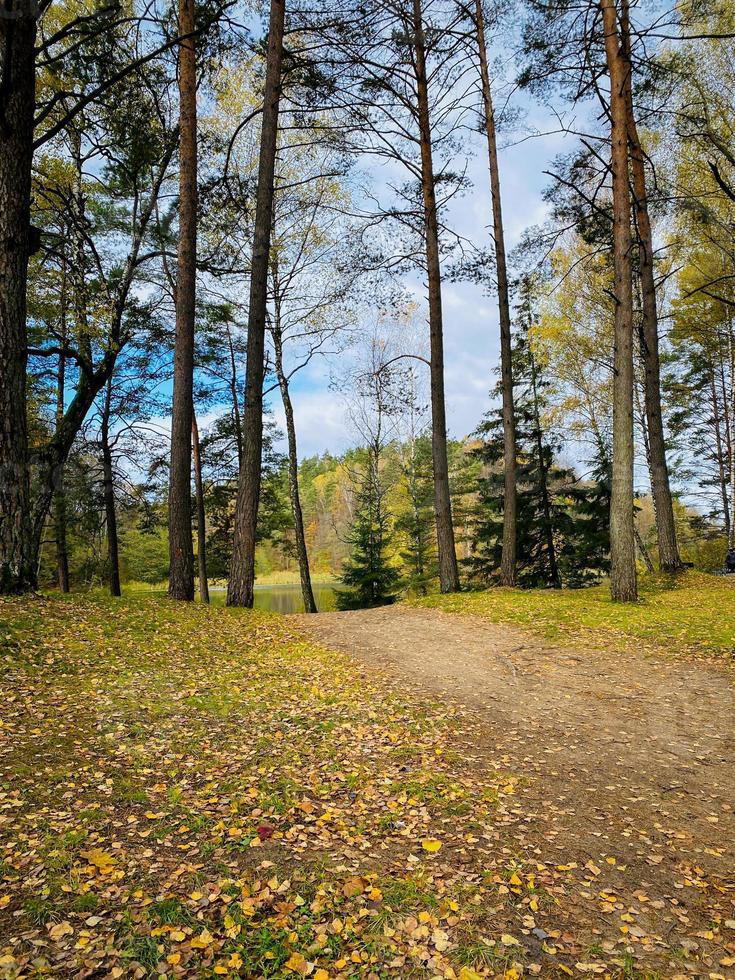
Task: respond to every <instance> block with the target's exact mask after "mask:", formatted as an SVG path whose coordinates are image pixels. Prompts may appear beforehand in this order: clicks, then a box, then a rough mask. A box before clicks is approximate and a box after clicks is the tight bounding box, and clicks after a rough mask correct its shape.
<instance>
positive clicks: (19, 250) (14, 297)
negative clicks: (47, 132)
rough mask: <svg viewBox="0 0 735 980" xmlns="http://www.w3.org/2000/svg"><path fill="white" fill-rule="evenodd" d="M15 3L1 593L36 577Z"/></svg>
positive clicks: (8, 59) (24, 124)
mask: <svg viewBox="0 0 735 980" xmlns="http://www.w3.org/2000/svg"><path fill="white" fill-rule="evenodd" d="M5 6H6V7H8V5H7V4H6V5H5ZM15 6H16V5H14V4H11V5H10V9H9V10H8V11H7V14H6V16H5V17H2V18H0V50H2V59H1V68H0V74H1V75H2V80H1V81H0V594H6V593H14V592H24V591H26V590H29V589H33V588H35V585H36V566H35V563H34V561H33V555H32V550H33V549H32V539H31V505H30V479H29V467H28V430H27V423H26V360H27V354H26V283H27V279H28V256H29V255H30V253H31V252H32V251H33V249H34V244H35V243H34V242H33V241H32V239H33V236H32V234H31V217H30V214H31V162H32V159H33V111H34V107H35V97H34V89H35V39H36V21H35V19H34V17H33V15H32V11H31V9H30V5H28V4H23V3H19V4H18V5H17V8H18V9H14V10H13V9H12V8H13V7H15Z"/></svg>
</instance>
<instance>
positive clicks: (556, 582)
mask: <svg viewBox="0 0 735 980" xmlns="http://www.w3.org/2000/svg"><path fill="white" fill-rule="evenodd" d="M531 389H532V393H533V421H534V427H535V429H536V452H537V453H538V472H539V481H540V484H541V507H542V510H543V513H544V533H545V537H546V553H547V554H548V556H549V581H550V582H551V585H552V586H553V587H554V588H555V589H560V588H561V575H560V574H559V563H558V561H557V560H556V545H555V544H554V527H553V524H552V520H551V495H550V494H549V472H548V468H547V466H546V461H545V460H544V440H543V434H542V432H541V413H540V412H539V404H538V388H537V387H536V359H535V358H534V356H533V354H531Z"/></svg>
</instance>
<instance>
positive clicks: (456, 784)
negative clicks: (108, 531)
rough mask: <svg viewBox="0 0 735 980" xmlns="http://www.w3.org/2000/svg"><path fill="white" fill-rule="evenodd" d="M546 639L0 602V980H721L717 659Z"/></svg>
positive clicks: (378, 623) (726, 942)
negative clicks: (231, 979) (531, 979)
mask: <svg viewBox="0 0 735 980" xmlns="http://www.w3.org/2000/svg"><path fill="white" fill-rule="evenodd" d="M679 591H680V593H681V594H680V596H679V603H678V608H680V609H681V610H682V613H681V617H682V618H684V619H689V618H691V617H689V616H688V614H687V612H686V610H687V606H688V602H689V598H688V596H687V589H686V587H683V588H682V589H680V590H679ZM715 594H716V593H715ZM515 595H516V602H517V603H518V604H519V605H521V604H522V603H525V602H526V601H530V602H536V601H537V600H536V595H537V594H536V593H533V594H528V593H516V594H515ZM733 595H735V592H734V593H733ZM529 596H530V598H529ZM463 598H464V599H467V600H468V602H469V603H470V604H471V603H473V602H474V603H475V604H476V611H478V610H479V608H480V606H481V604H482V602H484V603H489V602H491V601H492V602H496V601H497V602H501V601H502V602H503V603H507V602H508V601H509V600H508V599H507V597H505V598H502V599H498V600H494V599H493V600H490V599H488V598H485V599H483V598H482V595H481V594H478V595H477V596H474V595H469V596H464V597H463ZM432 601H433V602H435V603H437V604H440V605H441V604H444V603H446V604H447V605H449V606H450V607H452V606H453V607H454V608H455V609H456V608H461V607H458V606H457V605H454V604H455V600H454V598H452V599H448V598H447V597H443V598H439V599H436V600H432ZM574 601H576V600H574ZM647 601H648V602H649V605H650V604H653V605H655V602H654V597H653V595H651V596H650V597H649V599H648V600H647ZM729 601H730V599H729V594H728V593H725V592H723V593H722V595H718V596H717V598H716V601H714V602H713V603H712V605H711V607H710V619H711V622H712V624H713V625H712V631H711V632H712V633H714V634H715V635H717V636H719V635H720V632H718V630H719V629H720V628H719V625H718V624H719V619H720V618H721V617H722V616H725V617H727V616H728V614H729V613H730V612H732V610H731V607H729V606H728V603H729ZM692 602H693V600H692ZM705 602H706V597H700V600H699V606H700V607H701V606H702V605H703V604H705ZM671 608H672V609H675V608H676V604H672V607H671ZM539 615H540V614H539ZM635 615H636V616H638V615H641V614H640V613H639V612H636V614H635ZM649 615H654V617H655V615H657V613H650V614H649ZM672 615H674V618H675V617H676V613H672ZM500 616H501V613H500V611H499V609H498V608H497V607H496V608H494V610H493V611H492V612H491V618H496V619H497V618H499V617H500ZM614 616H616V617H617V616H618V612H617V611H615V612H614ZM541 618H543V617H542V616H541ZM541 618H539V617H538V616H537V617H536V620H535V622H536V626H537V628H538V630H539V632H538V633H537V634H536V635H534V634H532V633H530V632H529V631H528V630H527V629H524V630H523V631H521V630H519V629H518V627H517V626H515V627H514V626H505V625H501V624H499V623H498V622H491V621H490V620H489V619H488V618H487V617H485V618H481V617H479V616H476V615H475V616H459V615H450V614H448V613H445V612H442V611H441V610H434V609H428V608H415V607H414V608H412V607H394V608H389V609H381V610H373V611H362V612H357V613H342V614H323V615H321V616H318V617H278V616H274V615H268V614H259V613H252V612H246V611H241V610H230V609H221V608H219V609H208V608H206V607H203V606H199V605H191V606H185V605H181V604H173V603H171V602H169V601H168V600H167V599H165V598H160V597H147V596H145V597H136V598H135V600H134V601H129V600H122V601H117V602H113V601H111V600H108V599H103V598H100V597H96V598H95V597H73V598H69V599H62V598H53V599H44V598H33V599H24V600H5V601H2V602H1V603H0V663H1V664H2V674H0V697H1V698H2V704H3V712H2V716H0V976H8V977H26V976H28V977H30V976H43V975H55V976H64V977H85V976H89V977H92V976H94V977H127V976H139V977H144V976H156V975H169V976H185V977H191V978H193V977H210V976H217V975H230V976H242V977H252V978H256V977H284V978H286V977H298V976H310V977H312V978H313V980H327V978H329V980H336V978H353V977H354V978H357V977H365V978H371V980H380V978H388V977H413V976H416V977H445V978H450V980H451V978H461V980H476V978H477V977H484V976H496V977H502V976H505V977H507V978H508V980H516V978H518V977H520V976H541V977H563V976H583V975H584V974H590V975H599V976H602V977H619V978H631V980H632V978H654V977H661V978H664V977H666V978H674V977H682V978H684V977H686V978H689V977H709V978H717V977H726V978H729V977H731V976H733V975H735V877H734V876H733V868H735V856H734V855H733V849H732V848H733V839H734V837H735V835H734V834H733V822H734V817H733V807H734V806H735V780H733V778H732V773H733V772H734V771H735V748H734V746H733V743H732V735H733V730H734V726H733V722H734V721H735V699H734V698H733V687H732V681H733V672H732V670H731V668H730V667H729V666H728V665H727V664H726V663H724V662H723V661H722V658H721V657H720V659H719V660H718V659H716V656H715V655H716V654H717V653H718V652H719V653H720V654H722V653H725V652H727V651H726V650H725V649H724V648H721V649H720V650H719V651H718V650H714V649H711V648H710V647H709V646H706V645H705V646H703V645H702V643H703V641H701V639H700V640H697V639H696V637H695V638H694V639H692V636H691V635H689V634H688V632H687V631H684V632H687V638H686V639H680V640H679V641H673V640H667V643H666V646H665V647H664V648H659V647H657V646H655V645H654V644H653V643H651V642H648V641H646V643H645V644H641V642H640V640H639V639H636V638H635V631H636V630H637V629H640V628H641V627H640V624H639V625H638V626H636V627H635V628H633V627H631V629H633V633H632V634H631V636H629V637H625V636H622V635H621V634H620V629H621V625H620V622H617V621H616V623H615V624H614V625H613V627H611V628H612V629H613V632H611V633H610V634H609V635H607V637H605V634H604V630H605V628H607V627H605V626H604V624H603V625H602V626H600V624H599V623H598V625H597V626H596V627H595V629H596V630H597V632H596V633H595V632H593V631H591V629H590V627H589V626H584V627H583V629H584V631H585V632H584V641H582V639H581V638H580V635H576V634H575V636H574V642H570V636H571V630H572V626H571V625H570V626H569V627H568V630H567V631H566V632H565V633H564V636H563V637H561V636H557V637H556V638H555V639H554V640H553V641H552V640H550V639H549V638H548V636H542V635H541V634H542V633H543V628H542V626H541ZM570 622H571V620H570Z"/></svg>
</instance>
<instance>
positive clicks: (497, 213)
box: [475, 0, 518, 585]
mask: <svg viewBox="0 0 735 980" xmlns="http://www.w3.org/2000/svg"><path fill="white" fill-rule="evenodd" d="M475 29H476V31H477V51H478V54H479V59H480V81H481V84H482V102H483V108H484V112H485V134H486V136H487V155H488V164H489V168H490V191H491V194H492V205H493V242H494V244H495V266H496V272H497V278H498V315H499V319H500V380H501V387H502V390H503V465H504V488H503V550H502V557H501V562H500V581H501V582H502V584H503V585H515V581H516V542H517V539H518V533H517V515H518V500H517V479H516V422H515V409H514V405H513V358H512V354H511V325H510V298H509V296H508V267H507V261H506V257H505V234H504V232H503V207H502V199H501V196H500V168H499V166H498V142H497V136H496V132H495V113H494V111H493V95H492V88H491V85H490V71H489V69H488V63H487V48H486V47H485V20H484V17H483V12H482V0H475Z"/></svg>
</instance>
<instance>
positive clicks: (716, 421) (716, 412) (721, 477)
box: [710, 364, 732, 545]
mask: <svg viewBox="0 0 735 980" xmlns="http://www.w3.org/2000/svg"><path fill="white" fill-rule="evenodd" d="M710 394H711V396H712V427H713V429H714V433H715V452H716V454H717V476H718V482H719V485H720V497H721V499H722V513H723V514H724V516H725V536H726V537H727V540H728V545H729V542H730V540H731V534H732V528H731V526H730V502H729V498H728V495H727V469H726V467H725V452H726V450H725V444H724V441H723V438H722V419H721V418H720V403H719V399H718V397H717V385H716V383H715V368H714V364H713V365H712V372H711V374H710Z"/></svg>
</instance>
